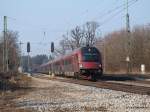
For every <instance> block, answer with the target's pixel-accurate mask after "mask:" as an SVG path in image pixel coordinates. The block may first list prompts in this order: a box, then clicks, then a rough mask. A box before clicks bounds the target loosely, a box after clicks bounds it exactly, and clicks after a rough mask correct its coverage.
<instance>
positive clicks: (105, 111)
mask: <svg viewBox="0 0 150 112" xmlns="http://www.w3.org/2000/svg"><path fill="white" fill-rule="evenodd" d="M31 87H34V88H35V90H34V91H31V92H29V93H28V94H26V95H24V96H22V97H20V98H18V99H15V102H16V104H17V106H19V107H20V108H22V109H24V108H28V109H32V110H33V111H36V112H51V111H54V112H71V111H85V112H87V111H88V112H91V111H93V112H95V111H97V112H99V111H101V112H149V111H150V96H148V95H139V94H133V93H126V92H121V91H114V90H108V89H101V88H95V87H89V86H82V85H78V84H71V83H65V82H59V81H52V80H45V79H38V78H32V84H31Z"/></svg>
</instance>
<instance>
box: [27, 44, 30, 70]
mask: <svg viewBox="0 0 150 112" xmlns="http://www.w3.org/2000/svg"><path fill="white" fill-rule="evenodd" d="M27 53H28V72H30V55H29V53H30V42H27Z"/></svg>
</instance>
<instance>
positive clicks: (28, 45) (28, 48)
mask: <svg viewBox="0 0 150 112" xmlns="http://www.w3.org/2000/svg"><path fill="white" fill-rule="evenodd" d="M27 52H28V53H29V52H30V42H28V43H27Z"/></svg>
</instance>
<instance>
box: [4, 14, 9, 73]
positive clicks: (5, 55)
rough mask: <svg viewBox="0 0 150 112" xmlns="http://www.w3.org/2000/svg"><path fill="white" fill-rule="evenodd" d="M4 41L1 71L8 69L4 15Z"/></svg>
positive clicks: (5, 18)
mask: <svg viewBox="0 0 150 112" xmlns="http://www.w3.org/2000/svg"><path fill="white" fill-rule="evenodd" d="M3 33H4V34H3V35H4V43H3V71H4V72H5V71H7V72H8V70H9V68H8V37H7V16H4V32H3Z"/></svg>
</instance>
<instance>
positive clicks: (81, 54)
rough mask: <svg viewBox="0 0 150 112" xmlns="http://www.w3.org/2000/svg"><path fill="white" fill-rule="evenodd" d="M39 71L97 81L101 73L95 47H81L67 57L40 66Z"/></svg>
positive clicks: (99, 60) (100, 63)
mask: <svg viewBox="0 0 150 112" xmlns="http://www.w3.org/2000/svg"><path fill="white" fill-rule="evenodd" d="M39 71H41V72H49V73H54V74H56V75H65V76H74V77H76V78H78V77H86V78H88V79H89V78H91V79H92V80H97V79H98V78H99V77H100V76H101V75H102V73H103V68H102V60H101V54H100V52H99V51H98V49H97V48H95V47H89V46H87V47H81V48H79V49H77V50H75V51H74V52H72V53H71V54H69V55H66V56H64V57H62V58H59V59H56V60H53V61H50V62H48V63H47V64H45V65H41V67H40V68H39Z"/></svg>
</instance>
